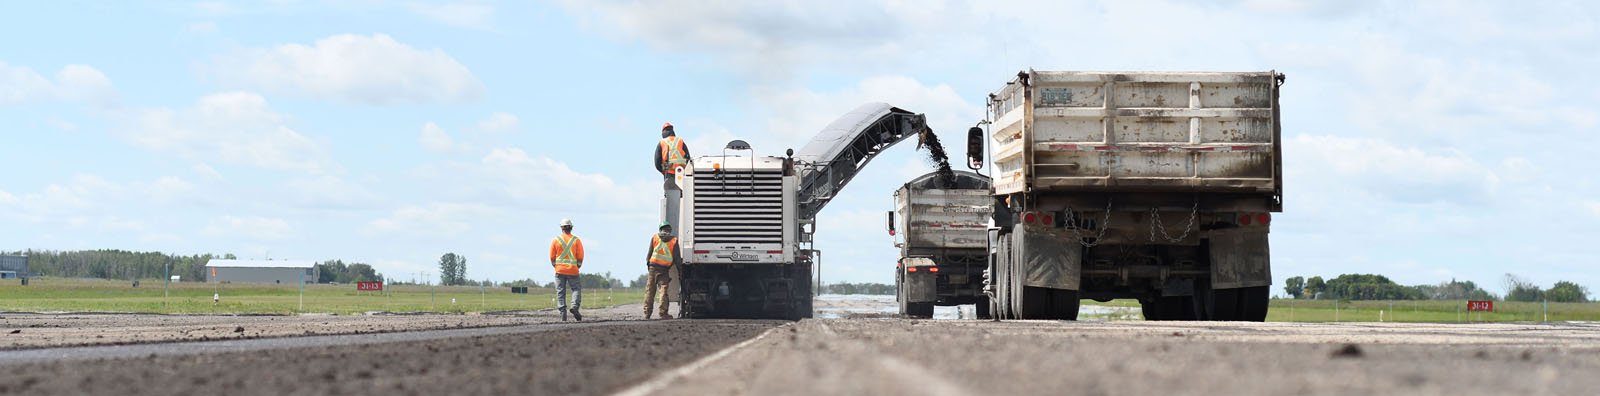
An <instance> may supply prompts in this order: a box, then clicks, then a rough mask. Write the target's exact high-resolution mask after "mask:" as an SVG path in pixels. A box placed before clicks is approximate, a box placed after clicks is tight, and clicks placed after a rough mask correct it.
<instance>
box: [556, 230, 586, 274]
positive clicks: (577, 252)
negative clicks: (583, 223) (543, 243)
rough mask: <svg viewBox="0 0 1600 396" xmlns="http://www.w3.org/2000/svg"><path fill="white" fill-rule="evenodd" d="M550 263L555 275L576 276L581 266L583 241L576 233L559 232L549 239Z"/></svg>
mask: <svg viewBox="0 0 1600 396" xmlns="http://www.w3.org/2000/svg"><path fill="white" fill-rule="evenodd" d="M550 263H551V264H552V265H555V267H556V274H557V275H568V276H577V275H578V268H580V267H583V241H581V240H579V239H578V236H577V235H572V234H561V235H559V236H556V239H555V240H552V241H550Z"/></svg>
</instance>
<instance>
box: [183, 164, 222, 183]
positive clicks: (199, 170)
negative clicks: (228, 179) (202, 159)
mask: <svg viewBox="0 0 1600 396" xmlns="http://www.w3.org/2000/svg"><path fill="white" fill-rule="evenodd" d="M189 171H190V172H194V174H196V175H199V176H200V177H204V178H206V179H208V180H222V172H217V169H216V168H212V167H211V165H206V164H203V163H201V164H194V166H190V167H189Z"/></svg>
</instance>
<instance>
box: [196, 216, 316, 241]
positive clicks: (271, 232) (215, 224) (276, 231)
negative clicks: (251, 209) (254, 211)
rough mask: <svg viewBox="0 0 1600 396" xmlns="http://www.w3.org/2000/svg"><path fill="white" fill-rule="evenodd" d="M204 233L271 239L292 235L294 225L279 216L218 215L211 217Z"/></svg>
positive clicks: (262, 239) (261, 239)
mask: <svg viewBox="0 0 1600 396" xmlns="http://www.w3.org/2000/svg"><path fill="white" fill-rule="evenodd" d="M205 233H206V235H211V236H219V237H240V238H247V239H252V240H260V241H273V240H280V239H284V238H288V237H289V236H291V235H293V233H294V227H292V226H290V225H289V222H288V221H285V220H283V219H280V218H272V217H261V216H220V217H216V218H213V219H211V223H210V225H207V226H206V228H205Z"/></svg>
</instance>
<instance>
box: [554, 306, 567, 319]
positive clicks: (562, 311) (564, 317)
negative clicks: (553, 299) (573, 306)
mask: <svg viewBox="0 0 1600 396" xmlns="http://www.w3.org/2000/svg"><path fill="white" fill-rule="evenodd" d="M556 310H557V311H561V321H562V322H565V321H567V310H565V309H560V308H557V309H556Z"/></svg>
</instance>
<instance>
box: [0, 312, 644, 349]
mask: <svg viewBox="0 0 1600 396" xmlns="http://www.w3.org/2000/svg"><path fill="white" fill-rule="evenodd" d="M642 310H643V307H642V306H640V305H638V304H629V305H620V306H615V307H608V308H590V309H585V310H584V311H583V313H584V315H585V319H591V318H592V320H637V319H642V318H643V313H642ZM560 321H561V316H560V314H558V313H557V312H556V311H555V310H553V309H547V310H541V311H518V312H504V313H495V314H460V315H457V314H405V315H383V314H378V315H341V316H335V315H297V316H228V315H198V316H197V315H150V314H32V313H0V350H9V349H29V348H47V347H60V346H84V345H123V344H137V343H150V342H182V341H209V340H226V339H249V338H265V337H295V336H308V335H334V334H366V333H387V332H398V331H419V330H438V329H452V328H472V327H494V326H516V325H525V324H537V323H553V322H560Z"/></svg>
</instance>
